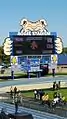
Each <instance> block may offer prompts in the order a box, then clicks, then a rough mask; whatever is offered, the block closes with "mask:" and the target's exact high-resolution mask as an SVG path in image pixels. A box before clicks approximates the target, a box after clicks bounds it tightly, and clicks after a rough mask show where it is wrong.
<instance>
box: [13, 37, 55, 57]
mask: <svg viewBox="0 0 67 119" xmlns="http://www.w3.org/2000/svg"><path fill="white" fill-rule="evenodd" d="M11 40H13V51H12V55H14V56H17V55H45V54H54V53H55V46H54V40H55V36H53V35H44V36H40V35H38V36H22V35H14V36H12V38H11Z"/></svg>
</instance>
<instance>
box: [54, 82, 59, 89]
mask: <svg viewBox="0 0 67 119" xmlns="http://www.w3.org/2000/svg"><path fill="white" fill-rule="evenodd" d="M57 89H60V81H59V82H58V83H57V82H56V81H54V82H53V90H57Z"/></svg>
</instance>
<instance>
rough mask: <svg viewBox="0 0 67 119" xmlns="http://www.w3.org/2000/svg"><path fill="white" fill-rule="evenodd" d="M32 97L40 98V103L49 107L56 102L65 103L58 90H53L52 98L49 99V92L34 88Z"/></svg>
mask: <svg viewBox="0 0 67 119" xmlns="http://www.w3.org/2000/svg"><path fill="white" fill-rule="evenodd" d="M34 98H35V99H38V100H41V102H42V104H47V105H48V106H49V107H51V106H56V104H65V102H66V101H65V100H66V99H65V97H64V96H62V94H61V93H60V92H58V91H56V92H55V91H54V94H53V100H52V101H51V99H50V97H49V94H48V93H45V92H44V91H43V90H42V89H41V90H37V89H35V90H34Z"/></svg>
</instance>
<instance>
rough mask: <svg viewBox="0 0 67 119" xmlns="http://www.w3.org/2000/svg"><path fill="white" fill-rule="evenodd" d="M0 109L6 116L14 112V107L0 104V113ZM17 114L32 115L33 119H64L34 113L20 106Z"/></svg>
mask: <svg viewBox="0 0 67 119" xmlns="http://www.w3.org/2000/svg"><path fill="white" fill-rule="evenodd" d="M2 108H5V109H6V113H7V114H8V113H14V112H15V108H14V105H11V104H7V103H2V102H0V111H1V109H2ZM18 112H19V113H20V112H21V113H22V112H27V113H31V114H32V115H33V117H34V119H66V118H64V117H60V116H56V115H53V114H48V113H45V112H40V111H36V110H33V109H28V108H25V107H21V106H19V109H18Z"/></svg>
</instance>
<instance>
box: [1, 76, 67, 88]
mask: <svg viewBox="0 0 67 119" xmlns="http://www.w3.org/2000/svg"><path fill="white" fill-rule="evenodd" d="M54 81H57V82H58V81H62V82H63V81H65V82H66V83H67V76H56V77H54V78H53V77H52V76H50V77H40V78H30V79H28V78H21V79H15V80H8V81H5V82H0V87H5V86H11V85H28V84H42V83H51V82H54Z"/></svg>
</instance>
